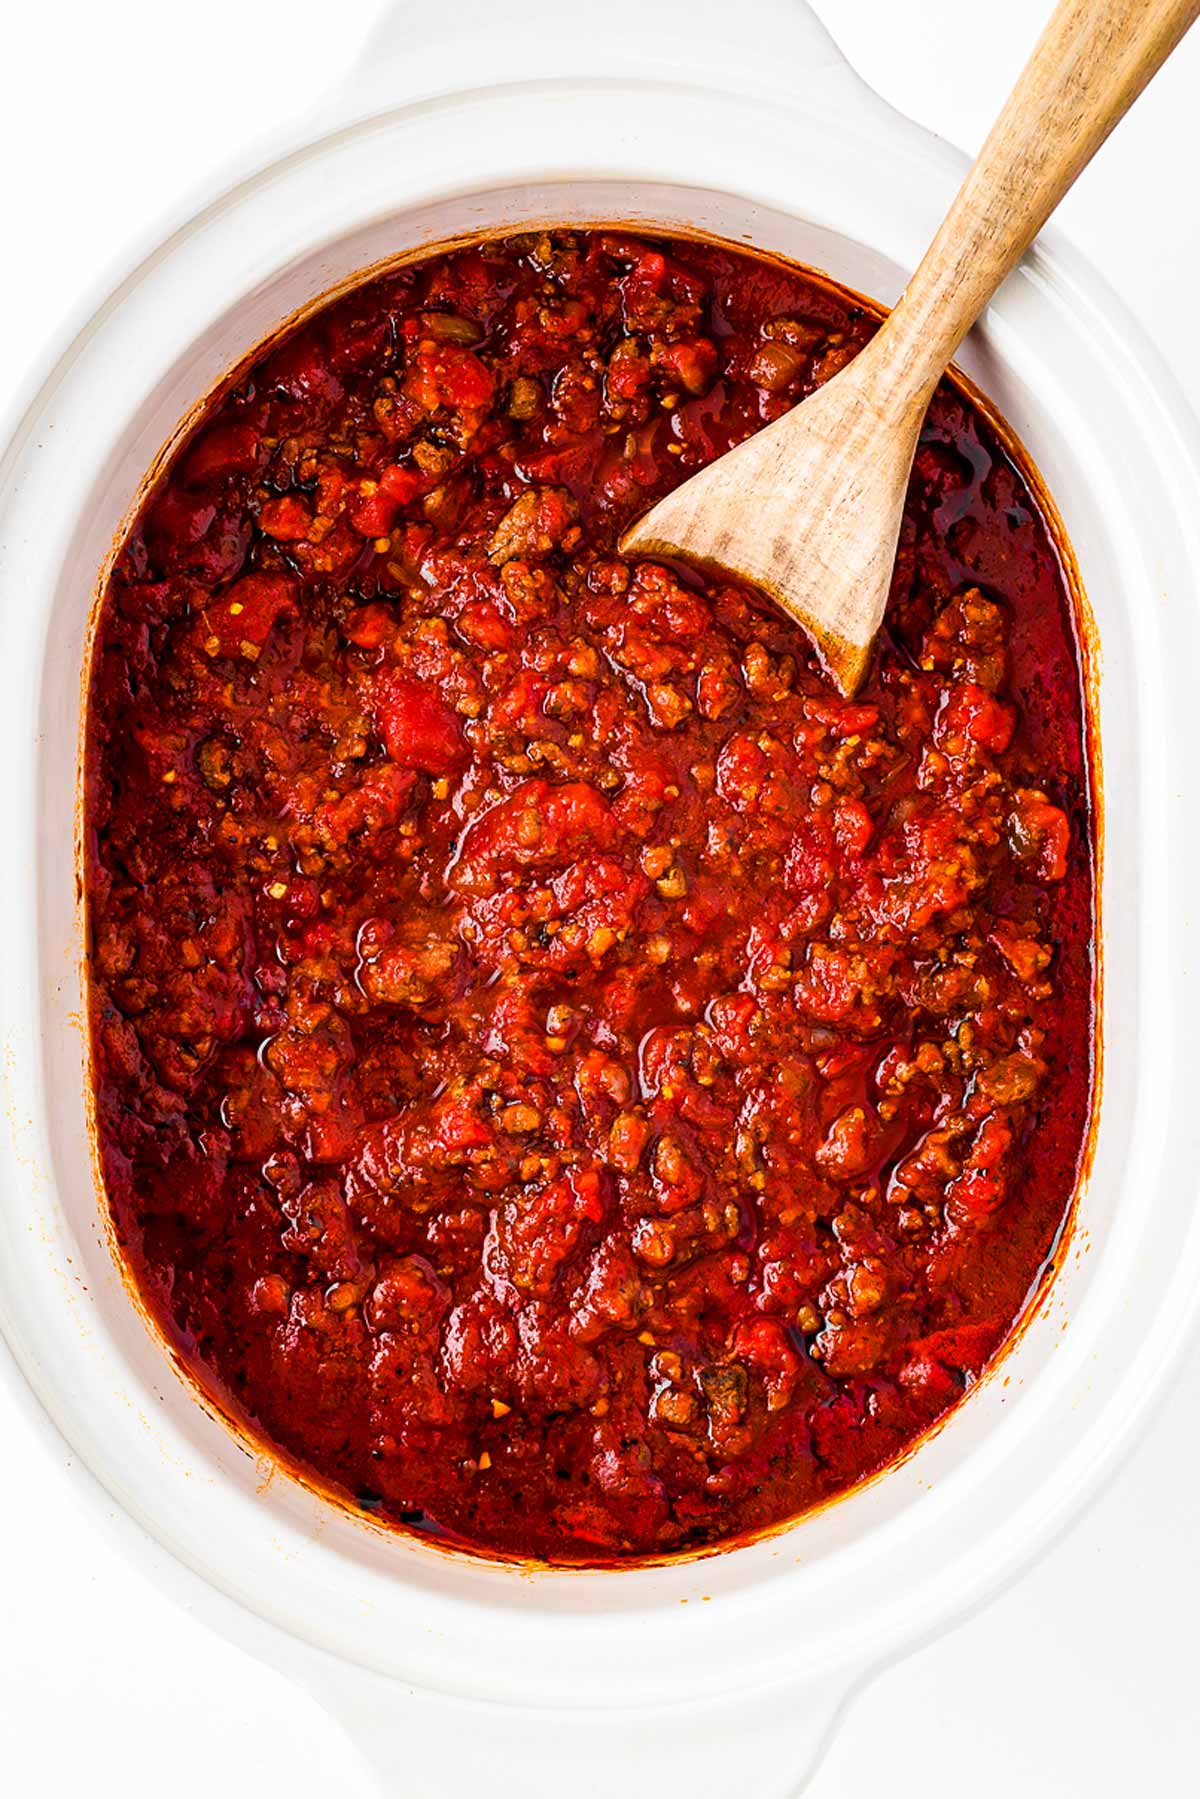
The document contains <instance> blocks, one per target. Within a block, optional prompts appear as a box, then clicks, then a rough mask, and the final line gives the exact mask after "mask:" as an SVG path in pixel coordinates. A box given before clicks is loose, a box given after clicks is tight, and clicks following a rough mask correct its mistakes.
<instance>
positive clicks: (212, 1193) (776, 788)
mask: <svg viewBox="0 0 1200 1799" xmlns="http://www.w3.org/2000/svg"><path fill="white" fill-rule="evenodd" d="M876 324H877V319H876V317H875V316H874V315H873V314H872V313H871V312H870V311H869V310H868V309H867V308H866V307H865V306H864V305H863V304H861V303H860V302H859V301H857V300H856V299H855V298H854V297H853V296H850V295H848V294H846V293H844V292H842V291H841V290H839V289H837V288H835V287H833V286H831V285H830V284H828V283H826V282H824V281H821V280H818V279H817V278H816V277H813V276H811V275H809V274H806V273H805V272H804V271H802V270H800V269H796V268H792V267H789V266H785V265H782V264H780V263H777V262H771V261H767V260H765V259H762V258H758V257H756V256H754V255H751V254H749V253H746V252H744V251H735V250H733V249H729V248H724V247H721V246H718V245H712V244H704V243H696V242H690V241H669V242H668V241H655V240H651V239H649V238H646V237H635V236H631V235H629V234H628V233H626V232H624V231H621V230H609V231H604V230H600V231H592V232H574V233H571V232H552V233H534V234H530V235H527V236H524V237H519V238H517V237H514V238H510V239H507V240H498V241H494V242H493V241H489V242H482V243H477V244H471V245H468V246H466V247H463V248H459V249H455V250H453V251H450V252H446V253H440V254H434V255H430V256H429V257H428V258H427V259H426V260H424V261H422V262H418V263H415V264H413V265H412V266H409V267H405V268H402V269H400V270H398V271H396V272H392V273H389V274H386V275H384V276H382V277H381V278H378V279H374V280H371V281H369V282H367V283H365V284H364V285H362V286H360V287H359V288H358V289H356V290H355V291H353V292H351V293H350V294H348V295H347V296H344V297H342V298H340V299H338V300H336V301H335V302H333V303H331V304H328V305H326V306H325V307H323V308H322V309H321V310H320V311H318V312H316V313H315V314H314V315H313V316H311V317H310V318H309V319H308V320H307V321H306V322H304V323H303V324H302V325H300V326H299V327H298V328H296V329H294V330H293V331H291V332H290V333H289V334H288V335H287V336H286V337H285V338H283V339H282V340H281V341H278V342H276V343H275V344H273V345H272V346H270V347H269V348H267V349H266V350H265V351H263V352H261V353H259V354H258V355H257V356H256V358H255V359H254V360H253V361H252V363H250V364H248V365H247V366H246V367H245V369H244V370H243V371H242V372H241V373H240V374H239V375H237V376H236V377H235V379H234V381H233V384H232V386H230V387H229V388H228V389H227V391H225V392H224V393H223V394H222V395H221V396H220V397H218V398H217V399H216V400H215V401H214V402H213V403H212V404H211V405H210V406H209V407H208V408H207V409H206V411H205V413H204V415H203V416H202V418H201V419H200V421H199V423H198V424H197V426H196V428H195V429H194V430H193V431H192V433H191V434H190V436H189V438H188V439H187V441H186V442H185V443H184V445H183V446H182V448H181V449H180V450H179V451H178V453H176V454H175V455H174V456H173V458H172V459H171V461H170V464H169V466H168V467H167V468H166V469H165V471H164V472H163V473H162V475H161V476H160V478H159V479H158V481H157V483H156V484H155V486H154V488H153V489H152V491H151V493H150V496H149V498H148V500H147V502H146V504H145V505H144V507H143V509H142V511H141V513H140V515H139V517H138V518H137V520H136V522H135V524H134V525H133V527H132V528H131V530H130V531H129V533H128V535H127V537H126V539H125V541H124V543H123V545H122V546H121V548H120V551H119V554H118V555H117V558H116V561H115V565H114V567H113V570H112V574H111V578H110V580H109V582H108V585H107V589H106V592H105V594H104V597H103V603H102V607H101V612H100V617H99V623H98V630H97V636H96V646H95V654H94V662H93V671H92V683H91V694H90V704H89V713H88V724H87V787H86V861H87V866H86V876H87V891H88V900H89V907H90V926H91V942H90V967H91V980H92V989H91V990H92V1031H93V1046H94V1066H95V1097H96V1107H97V1123H98V1132H99V1143H100V1150H101V1154H102V1159H103V1169H104V1176H105V1182H106V1187H107V1193H108V1198H109V1202H110V1205H111V1209H112V1213H113V1216H114V1219H115V1223H116V1227H117V1231H118V1234H119V1237H120V1241H121V1244H122V1246H123V1250H124V1253H125V1255H126V1256H127V1258H128V1261H129V1264H130V1266H131V1268H132V1270H133V1273H134V1275H135V1278H136V1280H137V1282H138V1284H139V1287H140V1289H141V1292H142V1294H143V1295H144V1297H145V1299H146V1301H147V1303H148V1305H149V1306H150V1308H151V1309H152V1311H153V1313H154V1314H155V1316H156V1317H157V1319H158V1320H159V1322H160V1324H161V1326H162V1328H163V1329H164V1331H165V1332H166V1333H167V1335H168V1337H169V1338H170V1340H171V1341H172V1343H173V1344H174V1345H175V1346H176V1348H177V1351H178V1352H179V1354H180V1355H181V1357H182V1358H183V1359H184V1361H185V1362H186V1364H187V1365H188V1366H189V1367H190V1368H191V1369H192V1370H193V1371H194V1372H195V1373H196V1375H197V1376H198V1377H199V1378H200V1379H201V1380H202V1381H203V1382H205V1383H206V1384H207V1385H208V1387H209V1388H210V1389H211V1390H213V1391H214V1392H216V1393H217V1394H218V1395H219V1396H220V1397H221V1399H222V1402H223V1403H224V1404H225V1405H226V1406H227V1408H229V1409H230V1410H231V1411H232V1412H234V1413H235V1414H236V1415H237V1416H239V1417H241V1418H242V1419H244V1420H245V1421H247V1422H248V1423H249V1425H250V1426H251V1427H252V1428H253V1429H254V1430H255V1431H257V1432H258V1433H259V1434H260V1435H261V1436H263V1437H265V1438H266V1439H267V1440H268V1441H269V1442H270V1443H271V1444H273V1445H275V1446H276V1448H277V1449H278V1450H280V1451H282V1452H283V1453H284V1454H285V1455H286V1456H287V1457H288V1458H289V1459H291V1460H292V1461H294V1462H297V1463H299V1464H300V1465H301V1466H302V1467H303V1468H304V1469H305V1470H306V1471H308V1472H309V1473H310V1474H311V1475H312V1476H314V1477H316V1478H317V1479H318V1480H319V1481H321V1482H323V1483H325V1484H327V1485H332V1486H334V1487H336V1488H337V1489H339V1490H340V1491H341V1492H342V1493H343V1494H344V1495H345V1496H347V1497H348V1498H349V1500H350V1501H351V1502H352V1503H354V1504H356V1505H358V1506H361V1507H362V1508H364V1509H365V1510H367V1511H369V1512H371V1513H373V1514H375V1515H377V1516H378V1517H380V1518H381V1519H383V1520H385V1521H387V1522H390V1523H393V1524H396V1525H401V1526H404V1527H406V1528H408V1529H410V1530H416V1531H420V1532H424V1533H429V1534H432V1535H435V1536H437V1537H438V1538H439V1539H440V1540H442V1541H444V1542H447V1543H451V1544H455V1545H459V1546H462V1547H466V1548H470V1549H472V1550H475V1551H478V1552H482V1553H493V1554H503V1555H512V1556H533V1557H541V1558H546V1559H549V1560H552V1561H565V1562H569V1561H580V1560H583V1561H587V1560H614V1559H620V1558H625V1557H634V1556H638V1555H647V1554H662V1553H670V1552H673V1551H685V1550H692V1549H697V1548H703V1547H706V1546H712V1545H717V1544H721V1543H723V1542H727V1541H730V1540H732V1539H735V1538H737V1537H739V1536H740V1535H743V1534H745V1533H747V1532H753V1531H756V1530H760V1529H762V1528H764V1527H767V1526H771V1525H776V1524H779V1523H780V1522H782V1521H784V1520H787V1519H789V1518H792V1517H795V1516H797V1515H799V1514H801V1513H803V1512H804V1511H805V1510H806V1509H807V1508H810V1507H812V1506H813V1505H815V1504H817V1503H818V1502H820V1501H823V1500H825V1499H827V1498H829V1497H830V1496H831V1495H834V1494H836V1493H838V1492H839V1491H842V1490H843V1489H845V1488H847V1487H849V1486H850V1485H852V1484H853V1483H854V1482H856V1481H858V1480H860V1479H861V1478H862V1477H863V1476H865V1475H867V1474H869V1473H871V1472H873V1471H875V1470H878V1469H880V1468H882V1467H883V1466H885V1465H886V1464H887V1463H888V1462H889V1461H890V1460H892V1459H893V1458H894V1457H895V1456H896V1455H897V1454H899V1453H900V1452H901V1451H903V1450H904V1449H905V1447H906V1446H907V1445H910V1444H911V1443H912V1442H913V1441H914V1439H915V1438H916V1437H917V1436H918V1435H919V1434H920V1433H921V1432H923V1431H925V1430H926V1429H927V1428H928V1427H929V1426H930V1425H931V1424H932V1423H933V1422H934V1421H935V1420H936V1419H937V1418H938V1417H939V1416H941V1415H942V1414H943V1413H944V1412H945V1411H946V1410H947V1409H948V1408H949V1407H951V1406H953V1405H954V1404H955V1403H956V1402H957V1401H958V1400H959V1399H960V1397H961V1396H962V1395H963V1394H964V1392H965V1391H967V1390H968V1389H969V1388H970V1386H971V1385H972V1383H973V1382H974V1381H975V1380H976V1379H977V1378H978V1376H979V1374H980V1372H981V1370H982V1369H983V1368H984V1366H985V1365H986V1364H987V1362H988V1361H989V1359H990V1358H991V1357H992V1356H993V1354H994V1353H995V1351H996V1350H997V1348H998V1346H999V1345H1000V1344H1001V1343H1002V1341H1003V1340H1004V1338H1005V1337H1006V1335H1007V1334H1008V1332H1009V1331H1010V1330H1011V1328H1012V1326H1013V1324H1014V1321H1015V1320H1016V1319H1017V1318H1018V1316H1019V1315H1020V1313H1021V1311H1022V1308H1023V1306H1024V1305H1025V1303H1026V1300H1027V1298H1028V1296H1029V1294H1030V1292H1031V1290H1032V1289H1033V1288H1034V1287H1035V1285H1036V1283H1037V1282H1038V1280H1039V1276H1040V1273H1041V1271H1042V1270H1043V1268H1044V1265H1045V1263H1046V1260H1047V1258H1048V1257H1049V1256H1050V1255H1051V1254H1052V1252H1053V1249H1054V1245H1055V1243H1056V1240H1057V1237H1058V1234H1059V1232H1060V1230H1061V1227H1062V1224H1063V1220H1064V1217H1065V1215H1066V1213H1067V1210H1068V1207H1069V1204H1070V1200H1071V1196H1072V1192H1073V1187H1074V1183H1075V1179H1076V1175H1077V1170H1078V1166H1079V1161H1080V1155H1081V1148H1082V1145H1083V1143H1084V1140H1085V1136H1086V1132H1087V1127H1088V1119H1089V1108H1090V1091H1091V1080H1092V1057H1091V1048H1092V1027H1093V1019H1092V1008H1093V970H1092V919H1093V866H1092V847H1091V838H1090V830H1091V820H1090V786H1089V773H1088V761H1087V739H1086V729H1085V720H1084V710H1083V701H1082V683H1081V673H1080V657H1079V650H1078V644H1077V641H1076V636H1075V628H1074V623H1073V616H1072V609H1071V603H1070V598H1069V593H1068V589H1067V585H1066V582H1065V579H1064V575H1063V570H1062V568H1061V565H1060V562H1059V559H1058V556H1057V554H1056V551H1055V547H1054V542H1053V539H1052V536H1051V533H1050V531H1049V529H1048V527H1047V523H1046V520H1045V518H1044V517H1043V515H1042V512H1041V510H1040V508H1039V505H1038V501H1037V499H1036V497H1035V494H1034V492H1033V491H1032V490H1031V485H1030V482H1029V481H1028V480H1027V479H1026V477H1025V476H1024V475H1023V474H1022V472H1021V469H1020V468H1019V466H1018V465H1017V463H1016V462H1015V461H1014V459H1013V456H1012V455H1011V454H1010V453H1009V452H1008V451H1006V449H1005V448H1004V447H1003V446H1002V444H1001V443H1000V442H999V441H998V439H997V436H996V435H995V433H994V432H993V430H992V429H991V427H990V426H989V424H988V423H987V421H986V420H985V419H984V418H983V417H982V416H981V414H980V412H979V411H978V410H977V408H976V407H975V406H974V405H973V404H972V403H971V401H970V400H969V398H967V397H966V396H965V395H964V393H963V392H962V391H961V390H960V389H959V388H957V387H956V386H954V385H952V384H949V383H947V384H943V386H942V387H941V388H940V389H939V391H938V393H937V395H936V397H935V399H934V402H933V405H932V407H931V410H930V413H929V418H928V421H927V423H926V426H925V428H924V431H923V433H922V437H921V443H920V448H919V451H918V454H917V459H916V466H915V469H914V472H913V478H912V484H911V490H910V495H909V501H908V507H907V512H906V517H905V525H904V532H903V538H902V542H901V547H900V556H899V563H898V567H897V571H896V577H895V584H894V589H893V593H892V598H891V603H890V606H889V610H888V615H887V620H886V624H885V628H884V632H883V636H882V638H881V641H880V644H879V647H878V650H877V654H876V657H875V660H874V664H873V667H872V670H871V673H870V676H869V679H868V682H867V684H866V686H865V688H864V690H863V692H862V693H861V695H860V696H858V697H857V698H856V699H854V700H853V701H847V700H844V699H841V698H839V696H838V695H837V694H836V692H834V691H833V690H832V689H831V687H830V686H829V684H828V683H827V682H826V681H825V680H824V679H823V677H822V675H821V673H820V670H819V668H818V667H817V666H816V663H815V661H814V658H813V655H812V653H811V652H810V648H809V645H808V643H807V640H806V639H805V637H804V636H803V634H802V633H801V632H800V631H799V630H798V629H797V628H796V627H795V626H793V625H792V624H791V623H790V622H789V621H788V620H787V619H786V618H784V617H783V616H782V615H781V614H779V613H778V612H777V611H775V610H774V609H773V608H772V607H771V606H770V605H769V604H767V603H766V602H765V601H763V600H762V599H761V598H758V597H756V596H755V595H753V594H752V593H749V592H746V591H743V590H741V589H739V588H737V587H735V586H731V585H727V584H723V583H721V582H720V581H718V580H713V579H702V578H700V577H698V576H697V575H695V574H694V573H692V572H689V571H688V570H687V569H685V568H682V567H675V566H670V567H668V566H664V565H662V564H657V563H653V562H645V561H641V562H638V561H629V560H626V559H623V558H622V557H621V556H620V555H619V554H618V553H617V551H616V549H615V545H616V543H617V540H618V537H619V534H620V531H621V529H622V528H623V526H625V525H626V524H627V523H628V522H629V521H630V520H631V519H633V518H634V517H635V516H636V515H637V514H638V513H639V512H641V511H642V510H644V509H645V508H646V507H647V506H649V505H650V503H651V502H652V501H653V500H654V499H655V498H656V497H658V496H659V495H661V494H662V493H663V492H665V491H666V490H667V489H668V488H669V487H671V486H672V485H673V484H674V483H676V482H678V481H680V480H681V479H683V478H685V477H686V476H687V475H688V474H689V473H690V472H692V471H693V470H694V469H696V468H699V467H700V466H702V465H703V464H704V463H706V462H708V461H709V460H710V459H711V458H713V457H715V456H718V455H720V454H721V452H722V451H723V450H725V449H726V448H727V447H728V446H729V445H731V444H732V443H735V442H737V441H739V440H740V439H742V438H744V437H745V436H746V435H748V434H749V433H750V432H752V431H754V430H756V429H758V428H759V427H760V426H761V425H763V424H765V423H767V422H769V421H770V420H771V419H773V418H776V417H778V416H779V415H780V413H781V412H783V411H784V410H785V409H786V408H788V407H790V406H792V405H794V404H795V403H796V402H797V401H798V400H799V399H801V398H802V397H803V396H804V395H805V394H807V393H809V392H810V391H812V389H813V388H814V387H816V386H817V385H818V384H819V383H820V382H822V381H824V380H826V379H828V377H829V376H830V375H831V374H832V373H834V372H835V371H836V370H837V369H838V368H839V367H841V366H842V365H843V364H844V363H845V362H846V361H847V360H848V359H849V358H850V357H851V356H853V355H854V354H855V352H856V351H857V350H858V348H859V347H860V346H861V345H862V344H863V342H864V341H865V340H866V339H867V338H868V337H869V336H870V334H871V332H872V331H873V330H874V329H875V328H876Z"/></svg>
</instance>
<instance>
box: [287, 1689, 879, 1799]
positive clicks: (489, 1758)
mask: <svg viewBox="0 0 1200 1799" xmlns="http://www.w3.org/2000/svg"><path fill="white" fill-rule="evenodd" d="M731 1673H732V1670H731ZM306 1684H308V1685H309V1687H310V1690H311V1691H312V1692H313V1695H314V1697H315V1698H317V1699H318V1700H319V1701H320V1702H321V1703H322V1704H323V1705H324V1706H325V1707H326V1708H327V1709H328V1710H329V1711H331V1712H332V1713H333V1715H334V1717H335V1718H336V1719H337V1720H338V1722H339V1723H340V1724H341V1725H342V1726H343V1728H344V1729H345V1730H346V1732H347V1734H348V1735H349V1737H350V1739H351V1741H352V1742H353V1743H354V1745H355V1747H356V1748H357V1749H358V1750H359V1751H360V1753H361V1754H362V1755H363V1757H364V1758H365V1760H366V1762H367V1764H368V1766H369V1768H370V1770H371V1773H372V1774H373V1776H374V1778H375V1782H376V1785H377V1789H378V1792H379V1794H380V1796H381V1799H479V1795H481V1794H486V1795H487V1799H564V1795H569V1796H570V1799H611V1796H612V1795H613V1794H614V1793H621V1792H638V1791H650V1792H655V1793H659V1794H661V1795H662V1799H684V1796H685V1795H686V1799H730V1795H731V1794H733V1795H737V1794H745V1795H747V1799H751V1796H752V1799H797V1796H798V1795H799V1794H801V1793H803V1791H804V1790H805V1788H806V1787H807V1786H808V1784H809V1781H810V1779H811V1777H812V1775H813V1774H814V1773H815V1771H816V1768H817V1766H818V1764H819V1762H820V1760H821V1758H822V1756H823V1755H824V1752H825V1750H826V1748H827V1747H828V1745H829V1743H830V1741H831V1740H832V1738H833V1735H834V1731H835V1729H836V1727H837V1725H838V1723H839V1721H840V1718H841V1715H842V1713H843V1712H844V1710H845V1709H846V1706H847V1705H848V1703H849V1701H850V1698H851V1697H852V1694H853V1691H854V1687H855V1683H854V1682H853V1680H852V1678H851V1676H849V1675H842V1676H840V1677H836V1678H826V1679H825V1680H823V1681H820V1682H817V1683H810V1684H808V1685H806V1686H804V1687H799V1688H796V1689H795V1690H783V1691H780V1690H778V1689H776V1690H774V1691H771V1692H767V1693H750V1694H746V1693H736V1694H734V1695H733V1696H732V1697H731V1698H729V1699H722V1700H719V1701H715V1702H714V1701H704V1702H703V1703H698V1704H694V1705H689V1706H686V1707H681V1706H672V1707H669V1708H664V1709H662V1710H655V1709H654V1703H653V1693H652V1692H648V1693H647V1695H646V1699H647V1703H646V1706H645V1707H640V1708H638V1709H637V1710H636V1711H635V1710H614V1709H612V1708H607V1709H605V1710H603V1711H600V1710H595V1709H594V1710H592V1711H590V1712H588V1711H583V1710H578V1711H570V1712H568V1711H562V1710H559V1711H551V1710H548V1709H545V1708H542V1709H538V1708H534V1707H530V1708H529V1709H524V1708H521V1709H518V1708H516V1707H510V1706H501V1705H495V1704H485V1703H483V1702H471V1701H467V1700H461V1699H452V1698H445V1697H442V1696H441V1695H435V1694H431V1693H419V1692H417V1691H415V1690H413V1689H411V1688H406V1687H402V1686H400V1685H399V1684H398V1683H396V1682H393V1681H389V1680H387V1679H385V1678H384V1677H382V1676H380V1675H375V1674H368V1673H366V1672H365V1671H364V1670H362V1669H358V1668H352V1667H350V1666H349V1665H348V1664H346V1663H341V1664H339V1665H338V1666H336V1667H334V1666H331V1665H327V1666H326V1668H325V1670H323V1672H322V1675H321V1677H320V1679H319V1681H318V1682H313V1681H311V1680H309V1681H307V1682H306Z"/></svg>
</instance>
